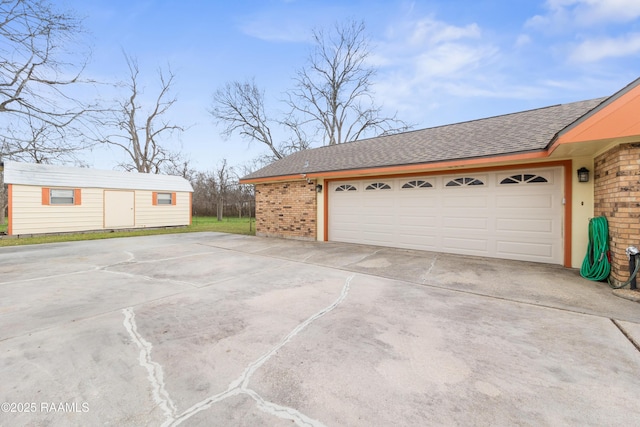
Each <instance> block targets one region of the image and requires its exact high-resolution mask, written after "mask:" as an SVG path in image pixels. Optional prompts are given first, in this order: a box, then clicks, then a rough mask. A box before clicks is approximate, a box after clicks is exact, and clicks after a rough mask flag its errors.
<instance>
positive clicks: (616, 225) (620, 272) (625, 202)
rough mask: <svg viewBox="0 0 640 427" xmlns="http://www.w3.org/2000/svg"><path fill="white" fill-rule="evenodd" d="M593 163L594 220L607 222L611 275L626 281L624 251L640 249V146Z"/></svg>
mask: <svg viewBox="0 0 640 427" xmlns="http://www.w3.org/2000/svg"><path fill="white" fill-rule="evenodd" d="M594 163H595V172H594V216H604V217H606V218H607V221H608V223H609V246H610V250H611V275H612V276H613V278H614V279H616V280H619V281H624V280H626V279H627V278H628V276H629V273H628V271H629V267H628V265H629V264H628V261H627V258H626V257H625V249H626V248H627V247H629V246H636V247H640V143H632V144H622V145H618V146H616V147H614V148H612V149H611V150H609V151H607V152H606V153H603V154H601V155H600V156H598V157H596V159H595V162H594Z"/></svg>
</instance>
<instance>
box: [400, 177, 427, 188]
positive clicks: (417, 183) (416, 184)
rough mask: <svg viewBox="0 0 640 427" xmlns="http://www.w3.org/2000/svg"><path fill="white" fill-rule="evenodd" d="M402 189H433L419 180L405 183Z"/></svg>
mask: <svg viewBox="0 0 640 427" xmlns="http://www.w3.org/2000/svg"><path fill="white" fill-rule="evenodd" d="M402 188H405V189H407V188H433V185H432V184H431V183H430V182H428V181H423V180H421V179H416V180H414V181H408V182H405V183H404V184H403V185H402Z"/></svg>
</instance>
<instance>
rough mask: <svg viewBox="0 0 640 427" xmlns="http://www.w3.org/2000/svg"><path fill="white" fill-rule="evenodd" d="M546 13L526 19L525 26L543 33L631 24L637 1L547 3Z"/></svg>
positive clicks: (562, 0)
mask: <svg viewBox="0 0 640 427" xmlns="http://www.w3.org/2000/svg"><path fill="white" fill-rule="evenodd" d="M545 7H546V8H547V10H548V12H547V13H546V14H543V15H536V16H534V17H532V18H531V19H529V20H528V21H527V22H526V24H525V26H526V27H530V28H536V29H540V30H545V31H563V30H567V29H570V28H575V27H593V26H594V25H607V24H612V23H621V22H629V21H633V20H634V19H637V18H638V17H640V1H638V0H547V2H546V4H545Z"/></svg>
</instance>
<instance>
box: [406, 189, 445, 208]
mask: <svg viewBox="0 0 640 427" xmlns="http://www.w3.org/2000/svg"><path fill="white" fill-rule="evenodd" d="M413 194H415V195H416V196H418V197H411V196H408V195H406V194H403V195H401V196H400V197H398V199H397V206H400V207H401V208H403V209H435V208H437V207H438V206H439V205H440V202H439V200H438V198H437V197H433V196H431V197H426V196H424V195H423V194H419V193H415V192H413Z"/></svg>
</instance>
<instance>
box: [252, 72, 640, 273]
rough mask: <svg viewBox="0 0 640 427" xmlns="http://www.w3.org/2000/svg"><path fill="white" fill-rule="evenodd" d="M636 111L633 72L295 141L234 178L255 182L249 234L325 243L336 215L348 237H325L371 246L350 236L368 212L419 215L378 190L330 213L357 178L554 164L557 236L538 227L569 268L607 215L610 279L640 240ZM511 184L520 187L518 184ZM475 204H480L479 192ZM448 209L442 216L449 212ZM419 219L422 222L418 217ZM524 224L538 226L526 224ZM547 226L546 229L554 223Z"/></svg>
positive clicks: (529, 173) (393, 217)
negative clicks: (596, 92) (391, 130)
mask: <svg viewBox="0 0 640 427" xmlns="http://www.w3.org/2000/svg"><path fill="white" fill-rule="evenodd" d="M638 111H640V79H637V80H635V81H633V82H631V83H630V84H629V85H627V86H626V87H624V88H622V89H621V90H620V91H618V92H617V93H615V94H613V95H611V96H609V97H604V98H598V99H593V100H587V101H580V102H574V103H569V104H561V105H555V106H550V107H545V108H540V109H536V110H529V111H523V112H519V113H512V114H506V115H503V116H496V117H490V118H486V119H479V120H472V121H469V122H463V123H456V124H451V125H445V126H438V127H434V128H428V129H422V130H417V131H411V132H406V133H401V134H395V135H386V136H380V137H376V138H371V139H367V140H360V141H354V142H351V143H348V144H339V145H334V146H329V147H321V148H316V149H310V150H304V151H301V152H297V153H294V154H291V155H290V156H287V157H285V158H284V159H281V160H279V161H277V162H274V163H272V164H270V165H268V166H266V167H264V168H262V169H260V170H258V171H256V172H254V173H252V174H250V175H247V176H245V177H243V178H242V179H241V183H244V184H255V185H256V216H257V226H256V230H257V234H258V235H261V236H273V237H283V238H294V239H307V240H318V241H329V240H334V239H333V237H332V236H333V235H337V234H338V233H337V231H336V230H338V228H336V225H335V224H336V223H338V225H339V226H340V227H342V228H341V229H339V230H340V232H341V233H342V236H344V235H346V234H347V233H351V235H352V236H356V237H353V238H352V237H348V238H345V239H348V240H339V239H335V240H336V241H352V242H354V243H366V244H378V243H375V242H376V240H375V239H374V238H362V237H358V236H363V235H364V233H363V232H362V230H365V229H364V228H363V227H362V226H359V224H365V226H369V224H373V221H374V220H375V221H377V224H380V223H381V221H388V223H384V224H383V226H384V227H386V226H387V225H389V226H390V227H388V228H387V229H391V230H396V228H393V227H395V225H394V224H400V225H402V221H406V222H407V223H409V224H415V223H416V221H417V222H420V220H421V219H420V217H419V216H414V217H412V218H411V219H406V218H405V219H403V218H401V217H400V215H399V213H398V212H399V211H398V210H397V209H395V210H394V209H393V204H394V203H400V202H398V200H401V203H406V201H407V200H409V199H408V198H404V199H397V198H396V199H391V198H389V199H381V198H380V197H382V195H383V193H375V195H374V193H373V192H371V197H369V198H368V199H366V200H368V201H369V204H367V203H363V204H361V205H360V207H359V208H357V209H359V210H357V209H356V210H351V211H348V212H347V211H339V209H340V208H341V207H344V206H345V205H344V201H345V200H356V199H359V198H361V197H364V195H365V193H367V192H366V191H365V190H369V188H365V187H367V186H368V185H370V184H373V186H374V187H375V186H378V187H376V188H379V186H381V185H383V183H384V182H385V181H388V182H392V181H394V180H395V182H396V184H395V185H396V187H395V188H399V187H398V186H401V185H405V182H404V181H403V182H400V181H401V180H402V179H404V177H406V178H408V179H414V184H413V185H414V186H415V185H417V183H418V182H425V180H427V181H428V180H429V178H430V177H435V178H434V179H437V177H438V176H439V175H440V176H442V177H444V176H447V175H450V174H452V173H459V174H460V175H459V177H461V178H458V179H464V180H467V179H468V178H467V177H470V176H474V174H478V175H481V174H485V175H484V176H493V177H494V178H492V179H494V180H495V179H498V178H497V177H498V176H501V175H500V174H501V173H503V175H504V173H507V172H508V171H513V173H514V174H516V175H515V177H516V178H517V177H518V176H520V177H521V178H522V180H523V181H524V180H525V177H533V176H534V175H533V174H535V171H536V170H542V168H545V167H547V168H556V169H555V170H556V171H558V170H561V172H560V173H561V178H558V179H556V181H555V182H554V184H553V185H554V186H555V188H556V189H557V190H558V191H559V192H560V194H561V195H560V197H559V199H558V196H557V194H558V193H555V194H556V196H554V197H556V199H554V200H555V201H554V202H553V203H554V204H557V203H561V205H562V206H563V209H562V210H561V211H557V212H558V213H556V214H554V215H555V216H554V217H553V218H554V219H553V221H556V222H554V224H557V223H558V222H557V221H559V224H561V225H560V227H557V234H554V233H556V231H554V232H553V233H551V232H550V233H549V235H552V234H553V235H559V236H561V239H560V240H561V243H560V246H559V247H560V250H561V251H562V252H563V260H562V261H561V262H556V261H554V262H556V263H561V264H562V265H564V266H565V267H571V268H580V266H581V264H582V261H583V259H584V257H585V253H586V251H587V247H588V239H589V236H588V234H589V233H588V229H589V227H588V225H589V219H590V218H593V217H596V216H604V217H606V218H607V220H608V223H609V235H610V250H611V261H612V263H611V278H613V279H614V281H624V280H626V279H627V278H628V276H629V272H628V261H627V259H626V255H625V249H626V248H627V247H628V246H640V114H638ZM582 167H586V168H587V169H589V170H591V177H592V178H591V179H590V181H589V182H586V183H585V182H580V181H579V180H578V178H577V174H576V171H577V170H578V169H581V168H582ZM536 168H537V169H536ZM503 171H504V172H503ZM518 173H520V174H521V175H517V174H518ZM507 175H508V174H507ZM411 177H414V178H411ZM416 179H417V180H422V181H415V180H416ZM499 179H503V178H499ZM495 182H497V181H495ZM349 183H354V184H356V185H359V186H360V187H358V188H357V190H358V191H359V192H358V191H354V192H353V193H348V192H347V191H348V189H344V193H341V194H342V195H343V196H344V197H341V196H340V197H341V198H337V197H339V195H338V194H337V193H336V191H343V189H341V188H338V187H340V186H341V184H349ZM440 185H442V184H440ZM483 185H484V184H483ZM316 186H318V190H321V188H322V187H323V188H324V191H316ZM342 186H344V185H342ZM438 188H440V187H438ZM519 188H521V189H522V190H523V191H524V190H526V186H522V187H519ZM371 189H375V188H371ZM352 190H356V188H353V189H352ZM392 191H393V190H392ZM398 191H401V190H398ZM415 194H416V199H415V200H416V201H417V202H418V201H419V200H420V198H421V197H429V196H426V195H424V196H419V195H418V193H417V192H416V193H415ZM421 194H426V193H421ZM522 194H527V195H528V194H529V193H522ZM531 194H532V195H533V194H534V192H531ZM379 196H380V197H379ZM489 197H495V195H492V196H489ZM526 197H528V196H526ZM536 197H537V196H536ZM534 198H535V197H531V199H530V200H533V199H534ZM361 200H365V199H361ZM381 200H386V202H381ZM392 200H395V202H394V201H392ZM539 200H540V205H539V206H533V207H532V208H533V210H535V209H536V208H540V209H543V208H546V205H545V204H546V202H545V201H544V200H542V199H539ZM558 200H559V201H558ZM340 203H342V205H341V204H340ZM486 203H491V202H490V199H487V202H486ZM349 206H351V205H349ZM353 206H356V205H353ZM416 206H417V205H416ZM351 209H355V208H351ZM376 209H377V210H376ZM332 212H333V213H334V214H332ZM336 212H338V213H336ZM462 214H466V212H463V211H460V215H458V214H457V213H455V212H454V214H453V216H460V217H463V216H464V215H462ZM332 215H334V216H332ZM336 215H337V216H336ZM429 215H431V214H429ZM489 215H490V214H488V216H486V217H482V218H479V217H474V218H472V220H470V221H468V223H465V224H463V226H462V227H461V229H465V228H469V227H470V226H471V224H470V223H471V222H473V221H475V222H476V223H483V224H484V223H486V224H489V223H490V224H491V227H494V228H495V227H496V224H497V222H498V221H500V220H503V224H505V222H504V218H497V217H493V218H491V217H490V216H489ZM368 216H369V217H370V218H372V222H370V223H365V222H364V221H363V219H366V218H367V217H368ZM453 216H452V217H447V219H451V220H459V219H460V218H453ZM384 218H386V219H384ZM423 219H424V220H425V222H426V221H427V218H426V217H423ZM476 220H477V221H476ZM525 220H527V221H528V220H529V219H528V218H525V217H524V216H523V217H522V218H518V217H512V218H507V221H508V225H507V226H508V227H514V226H517V224H520V223H522V224H525V222H526V221H525ZM535 221H538V223H537V224H539V225H531V224H534V222H535ZM528 224H530V225H529V226H523V227H522V228H521V230H525V231H530V230H531V229H533V228H540V229H541V230H542V229H543V228H545V227H547V224H546V223H545V222H544V221H540V220H534V221H533V222H532V221H529V223H528ZM549 224H551V222H549ZM427 225H429V226H431V228H438V227H440V228H442V226H438V227H433V224H427ZM332 227H333V228H332ZM348 227H353V228H348ZM358 227H359V228H358ZM527 227H529V228H527ZM547 228H548V229H549V230H551V229H552V228H553V229H554V230H556V227H555V226H553V227H550V226H549V227H547ZM345 230H346V231H345ZM365 231H367V232H369V231H371V233H369V235H373V234H375V233H377V236H379V235H381V234H383V233H384V230H383V232H382V233H380V232H379V231H380V228H377V229H366V230H365ZM332 233H334V234H332ZM358 233H360V234H358ZM387 234H391V233H388V232H387ZM436 234H437V232H436ZM436 234H433V236H436ZM524 235H525V234H523V236H524ZM377 236H376V238H377ZM393 236H394V237H393V238H392V239H389V240H388V241H384V242H382V244H383V245H386V246H394V241H395V240H394V239H395V236H396V235H393ZM461 236H462V237H461ZM445 237H447V236H445ZM449 237H451V236H449ZM455 238H456V239H457V240H459V241H466V240H468V241H470V242H471V241H472V240H473V237H472V236H471V235H469V234H466V235H465V234H464V233H463V234H461V235H460V234H459V235H457V236H455ZM554 238H555V237H554ZM367 239H369V240H367ZM432 240H433V239H432ZM450 240H452V239H450ZM476 242H477V240H476ZM537 244H538V243H536V242H535V241H533V240H526V237H525V238H523V239H521V240H519V241H517V242H515V244H513V245H511V247H512V248H513V252H512V253H513V256H500V254H497V255H489V256H495V257H505V258H509V259H519V258H517V256H519V255H518V254H519V253H518V250H519V248H522V247H525V246H527V245H528V246H531V247H533V246H535V245H537ZM445 246H446V245H443V246H441V247H437V248H436V249H435V250H440V249H445V250H444V252H447V251H446V249H447V247H445ZM397 247H406V246H397ZM549 247H551V246H549ZM557 247H558V246H555V247H554V248H557ZM425 250H432V249H425ZM555 250H556V249H553V251H555ZM502 254H503V255H504V252H502ZM507 255H511V254H507ZM480 256H485V255H480ZM554 259H558V258H554ZM539 262H545V261H539Z"/></svg>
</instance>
